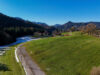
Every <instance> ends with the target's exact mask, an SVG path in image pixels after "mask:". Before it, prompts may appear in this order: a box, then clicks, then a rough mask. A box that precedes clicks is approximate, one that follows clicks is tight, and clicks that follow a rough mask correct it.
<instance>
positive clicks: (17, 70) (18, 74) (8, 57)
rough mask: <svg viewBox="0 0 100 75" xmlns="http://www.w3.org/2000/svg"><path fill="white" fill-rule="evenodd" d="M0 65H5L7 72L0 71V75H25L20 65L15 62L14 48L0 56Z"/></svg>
mask: <svg viewBox="0 0 100 75" xmlns="http://www.w3.org/2000/svg"><path fill="white" fill-rule="evenodd" d="M0 63H2V64H5V65H7V67H8V68H9V71H0V75H25V73H24V70H23V68H22V66H21V64H19V63H17V62H16V59H15V55H14V48H11V50H9V51H7V52H6V54H4V55H3V56H0Z"/></svg>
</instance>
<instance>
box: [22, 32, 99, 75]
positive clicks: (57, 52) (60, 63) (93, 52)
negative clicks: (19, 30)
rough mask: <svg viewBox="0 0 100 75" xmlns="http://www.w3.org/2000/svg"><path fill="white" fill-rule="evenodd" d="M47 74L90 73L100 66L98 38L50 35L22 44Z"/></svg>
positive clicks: (69, 74)
mask: <svg viewBox="0 0 100 75" xmlns="http://www.w3.org/2000/svg"><path fill="white" fill-rule="evenodd" d="M24 46H25V47H26V48H27V51H28V53H29V54H30V55H31V56H32V58H33V60H34V61H36V63H37V64H39V66H40V67H41V68H42V69H43V70H44V71H45V72H46V74H47V75H90V71H91V69H92V68H93V67H95V66H100V38H96V37H92V36H87V35H81V34H80V33H79V32H75V33H72V35H71V36H63V37H51V38H46V39H40V40H35V41H31V42H28V43H26V44H25V45H24Z"/></svg>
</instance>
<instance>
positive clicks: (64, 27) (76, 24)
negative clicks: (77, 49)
mask: <svg viewBox="0 0 100 75" xmlns="http://www.w3.org/2000/svg"><path fill="white" fill-rule="evenodd" d="M89 23H93V24H95V25H96V26H97V28H100V22H71V21H69V22H67V23H65V24H62V25H56V26H55V25H54V27H56V28H57V29H59V30H64V31H66V30H68V29H70V28H71V27H73V26H74V27H76V28H79V27H80V26H85V25H87V24H89Z"/></svg>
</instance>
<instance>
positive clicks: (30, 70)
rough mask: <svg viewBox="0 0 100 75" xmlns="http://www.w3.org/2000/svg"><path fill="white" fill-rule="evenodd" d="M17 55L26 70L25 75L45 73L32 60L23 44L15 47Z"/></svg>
mask: <svg viewBox="0 0 100 75" xmlns="http://www.w3.org/2000/svg"><path fill="white" fill-rule="evenodd" d="M17 55H18V57H19V60H20V62H21V63H22V66H23V67H24V70H25V72H26V75H45V73H44V72H43V71H42V70H41V69H40V67H39V66H38V65H37V64H36V63H35V62H34V61H33V60H32V58H31V57H30V56H29V55H28V53H27V52H26V50H25V47H23V44H21V45H19V46H18V47H17Z"/></svg>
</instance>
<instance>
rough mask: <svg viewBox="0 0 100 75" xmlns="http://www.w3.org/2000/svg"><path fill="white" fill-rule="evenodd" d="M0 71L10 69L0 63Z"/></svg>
mask: <svg viewBox="0 0 100 75" xmlns="http://www.w3.org/2000/svg"><path fill="white" fill-rule="evenodd" d="M0 71H10V69H9V68H8V66H7V65H6V64H1V63H0Z"/></svg>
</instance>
